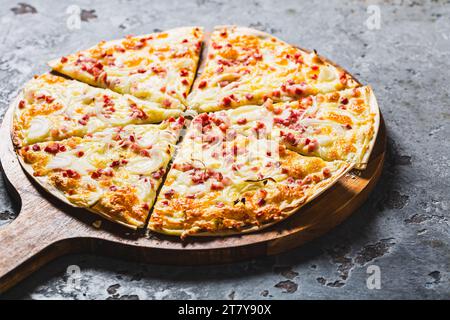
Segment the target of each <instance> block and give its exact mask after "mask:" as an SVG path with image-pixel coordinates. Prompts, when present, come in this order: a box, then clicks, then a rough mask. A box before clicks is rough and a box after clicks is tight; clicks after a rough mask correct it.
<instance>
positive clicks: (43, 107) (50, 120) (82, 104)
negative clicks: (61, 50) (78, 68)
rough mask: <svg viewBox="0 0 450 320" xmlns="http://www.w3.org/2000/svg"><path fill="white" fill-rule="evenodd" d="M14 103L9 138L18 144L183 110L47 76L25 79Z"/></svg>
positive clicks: (158, 119) (162, 117)
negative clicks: (10, 136) (24, 83)
mask: <svg viewBox="0 0 450 320" xmlns="http://www.w3.org/2000/svg"><path fill="white" fill-rule="evenodd" d="M15 105H16V108H15V112H14V121H13V142H14V144H15V146H17V147H21V146H26V145H28V144H32V143H36V142H44V141H58V140H62V139H67V138H70V137H74V136H77V137H83V136H85V135H87V134H92V133H95V132H97V131H100V130H103V129H106V128H110V127H117V126H126V125H129V124H147V123H158V122H161V121H163V120H165V119H168V118H170V117H178V116H180V115H181V113H182V110H179V109H170V108H165V107H164V106H162V105H160V104H158V103H156V102H150V101H144V100H140V99H137V98H136V97H134V96H131V95H128V94H125V95H121V94H118V93H116V92H113V91H111V90H108V89H100V88H95V87H92V86H90V85H87V84H85V83H82V82H79V81H75V80H68V79H66V78H63V77H60V76H56V75H52V74H43V75H40V76H36V77H35V78H34V79H32V80H30V81H29V82H28V83H26V85H25V86H24V88H23V89H22V90H21V92H20V93H19V96H18V98H17V99H16V101H15Z"/></svg>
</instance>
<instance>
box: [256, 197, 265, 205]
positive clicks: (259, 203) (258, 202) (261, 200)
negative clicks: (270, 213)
mask: <svg viewBox="0 0 450 320" xmlns="http://www.w3.org/2000/svg"><path fill="white" fill-rule="evenodd" d="M256 204H257V205H258V206H260V207H262V206H263V205H265V204H266V200H264V199H262V198H261V199H259V200H258V201H257V202H256Z"/></svg>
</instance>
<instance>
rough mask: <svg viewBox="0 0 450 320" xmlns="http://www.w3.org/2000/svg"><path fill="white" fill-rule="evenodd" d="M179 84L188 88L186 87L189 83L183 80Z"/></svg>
mask: <svg viewBox="0 0 450 320" xmlns="http://www.w3.org/2000/svg"><path fill="white" fill-rule="evenodd" d="M181 83H182V84H183V85H185V86H188V85H189V81H187V80H186V79H183V80H182V81H181Z"/></svg>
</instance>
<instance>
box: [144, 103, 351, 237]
mask: <svg viewBox="0 0 450 320" xmlns="http://www.w3.org/2000/svg"><path fill="white" fill-rule="evenodd" d="M236 111H237V110H236ZM220 119H224V115H223V113H217V114H202V115H200V116H198V117H197V118H195V119H194V120H193V121H192V123H191V126H190V128H189V130H188V131H187V134H186V135H185V137H184V140H183V142H182V144H181V146H180V149H179V150H178V153H177V156H176V159H175V161H174V164H173V166H172V168H171V170H170V171H169V173H168V176H167V179H166V181H165V183H164V185H163V187H162V189H161V192H160V194H159V196H158V200H157V202H156V203H155V207H154V210H153V212H152V215H151V217H150V222H149V228H150V229H151V230H153V231H156V232H160V233H165V234H171V235H179V236H181V237H186V236H188V235H226V234H233V233H243V232H249V231H254V230H258V229H261V228H264V227H267V226H268V225H271V224H273V223H275V222H277V221H280V220H282V219H284V218H286V217H287V216H289V215H290V214H292V213H293V212H295V211H296V210H297V209H299V208H300V207H301V206H303V205H304V204H305V203H307V202H309V201H311V200H312V199H313V198H315V197H316V196H318V195H319V194H320V193H322V192H323V191H325V190H326V189H327V188H329V187H330V186H331V185H333V184H334V183H335V182H336V181H337V180H338V179H339V178H340V177H341V176H342V175H343V174H345V173H346V172H347V171H348V170H350V169H351V167H352V165H351V164H348V163H346V162H344V161H332V162H326V161H324V160H322V159H320V158H317V157H305V156H302V155H299V154H298V153H296V152H293V151H290V150H288V149H286V147H284V146H283V145H279V144H278V141H277V140H273V139H270V138H268V137H269V136H270V135H268V134H266V133H263V132H261V133H258V134H256V135H250V134H248V133H249V132H250V131H248V130H245V129H244V130H239V129H236V130H231V129H230V130H224V129H225V127H226V125H224V123H226V120H225V121H221V120H220ZM258 123H260V122H258ZM231 125H232V124H231ZM257 127H258V128H261V127H262V126H261V125H257ZM220 131H228V135H227V133H225V132H224V133H223V134H221V133H220ZM224 136H226V138H225V139H222V138H223V137H224Z"/></svg>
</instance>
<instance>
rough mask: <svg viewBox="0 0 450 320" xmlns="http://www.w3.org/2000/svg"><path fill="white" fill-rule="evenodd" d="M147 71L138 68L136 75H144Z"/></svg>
mask: <svg viewBox="0 0 450 320" xmlns="http://www.w3.org/2000/svg"><path fill="white" fill-rule="evenodd" d="M146 72H147V70H145V69H144V68H139V69H137V73H146Z"/></svg>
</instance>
